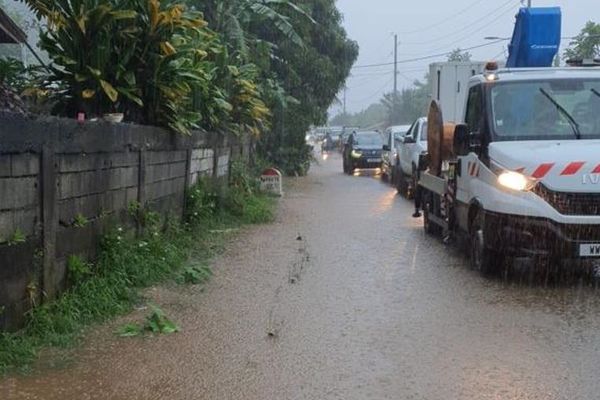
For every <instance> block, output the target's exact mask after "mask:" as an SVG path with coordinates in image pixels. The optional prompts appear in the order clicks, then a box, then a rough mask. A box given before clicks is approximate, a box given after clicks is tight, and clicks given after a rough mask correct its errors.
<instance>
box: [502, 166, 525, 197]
mask: <svg viewBox="0 0 600 400" xmlns="http://www.w3.org/2000/svg"><path fill="white" fill-rule="evenodd" d="M498 183H499V184H500V185H501V186H504V187H505V188H508V189H512V190H516V191H519V192H522V191H525V190H529V189H531V186H532V182H531V180H529V179H528V178H527V177H526V176H525V175H523V174H520V173H518V172H514V171H505V172H502V173H501V174H500V175H498Z"/></svg>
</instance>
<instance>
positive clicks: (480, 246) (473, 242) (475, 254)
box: [469, 211, 500, 275]
mask: <svg viewBox="0 0 600 400" xmlns="http://www.w3.org/2000/svg"><path fill="white" fill-rule="evenodd" d="M484 227H485V219H484V214H483V212H481V211H478V212H477V214H476V215H475V217H474V218H473V221H472V222H471V232H470V235H469V236H470V252H469V253H470V258H471V260H470V263H471V268H472V269H474V270H476V271H479V272H480V273H481V274H483V275H489V274H491V273H493V272H495V270H496V268H497V266H498V265H499V264H500V255H499V254H497V253H496V252H494V251H492V250H490V249H488V248H487V238H486V234H485V229H484Z"/></svg>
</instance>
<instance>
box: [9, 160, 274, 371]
mask: <svg viewBox="0 0 600 400" xmlns="http://www.w3.org/2000/svg"><path fill="white" fill-rule="evenodd" d="M240 182H247V183H248V185H247V186H245V185H242V184H240ZM253 182H254V180H253V179H251V178H250V177H249V176H246V175H245V173H244V172H243V171H242V169H241V168H237V169H234V172H233V173H232V179H231V185H230V186H229V187H228V188H223V187H221V186H213V185H211V184H209V183H207V182H201V183H199V184H198V185H197V187H195V188H194V189H192V190H190V192H189V195H188V198H189V201H188V203H187V208H186V209H187V218H186V219H185V223H184V224H174V223H166V227H165V228H163V226H164V225H165V222H164V221H160V220H155V219H152V218H150V219H144V221H145V223H146V224H147V225H146V227H145V229H143V234H141V235H140V236H136V235H134V234H133V233H132V232H127V231H125V230H124V229H121V228H118V229H116V230H115V231H114V232H112V233H111V234H108V235H107V236H106V237H105V238H104V239H103V241H102V245H101V251H100V254H99V256H98V259H97V260H96V262H94V263H93V264H92V263H87V262H85V261H84V260H82V259H81V258H80V257H78V256H71V257H69V260H68V262H67V268H68V274H69V281H70V282H71V283H72V284H73V286H72V287H71V289H69V290H68V291H67V292H66V293H64V294H63V295H62V296H61V297H60V298H59V299H57V300H56V301H54V302H51V303H47V304H44V305H41V306H38V307H35V308H33V309H32V310H31V311H30V312H29V313H28V315H27V324H26V326H25V328H24V329H23V330H21V331H20V332H17V333H0V373H2V372H6V371H9V370H14V369H19V370H26V369H27V368H28V367H29V366H30V365H31V363H32V362H34V361H35V359H36V358H37V355H38V352H39V350H40V349H42V348H45V347H52V346H56V347H65V346H71V345H73V344H74V343H76V342H77V339H78V338H80V337H81V336H82V334H83V333H84V332H85V328H86V327H87V326H89V325H90V324H95V323H101V322H104V321H107V320H109V319H111V318H113V317H114V316H117V315H123V314H126V313H127V312H129V311H130V310H131V309H132V307H133V305H134V304H136V303H139V301H140V300H141V299H140V296H141V289H143V288H146V287H148V286H151V285H154V284H157V283H160V282H161V281H164V280H166V279H175V280H180V279H181V277H182V276H183V280H184V282H189V283H196V282H197V283H201V282H202V281H205V280H206V279H208V277H209V276H210V274H211V272H210V270H209V269H208V268H206V267H204V266H203V265H205V263H206V262H207V261H208V260H209V259H210V257H212V256H213V255H214V254H215V252H217V251H220V250H221V249H222V247H223V243H224V241H225V239H226V237H227V236H226V235H218V234H215V232H224V233H225V232H229V231H230V230H231V229H233V228H236V227H239V226H240V225H243V224H245V223H266V222H269V221H271V220H272V217H273V206H274V199H272V198H270V197H268V196H266V195H264V194H261V193H259V192H257V191H256V190H255V184H254V183H253ZM232 205H235V207H232ZM132 208H133V209H135V211H136V212H135V214H134V215H139V214H144V211H143V210H139V209H137V208H136V207H135V206H134V207H132ZM154 311H155V312H153V314H152V315H151V316H150V317H149V319H148V321H147V324H146V325H147V326H146V327H144V329H143V330H144V331H148V330H149V331H151V332H155V333H166V332H167V331H170V330H172V328H173V326H174V325H171V323H170V322H169V321H168V320H167V319H166V318H164V314H163V313H161V312H157V310H154ZM129 328H130V329H126V330H125V331H123V332H121V334H126V333H129V334H130V335H131V334H132V333H133V331H132V329H131V327H129Z"/></svg>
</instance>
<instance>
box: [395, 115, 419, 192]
mask: <svg viewBox="0 0 600 400" xmlns="http://www.w3.org/2000/svg"><path fill="white" fill-rule="evenodd" d="M425 152H427V118H419V119H418V120H416V121H415V123H414V124H413V125H412V126H411V128H410V130H409V131H408V133H407V134H406V135H405V136H404V138H403V140H402V141H401V143H400V145H399V148H398V162H397V163H396V165H395V173H394V179H395V185H396V188H397V189H398V193H400V194H401V195H403V196H405V197H407V198H411V197H412V196H413V194H414V190H415V188H416V187H417V183H418V178H419V171H420V169H419V158H420V156H421V154H423V153H425Z"/></svg>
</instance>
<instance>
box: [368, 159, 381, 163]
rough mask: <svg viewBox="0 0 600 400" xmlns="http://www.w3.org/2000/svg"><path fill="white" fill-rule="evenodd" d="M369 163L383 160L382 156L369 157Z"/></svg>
mask: <svg viewBox="0 0 600 400" xmlns="http://www.w3.org/2000/svg"><path fill="white" fill-rule="evenodd" d="M367 162H368V163H380V162H381V158H369V159H367Z"/></svg>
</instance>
